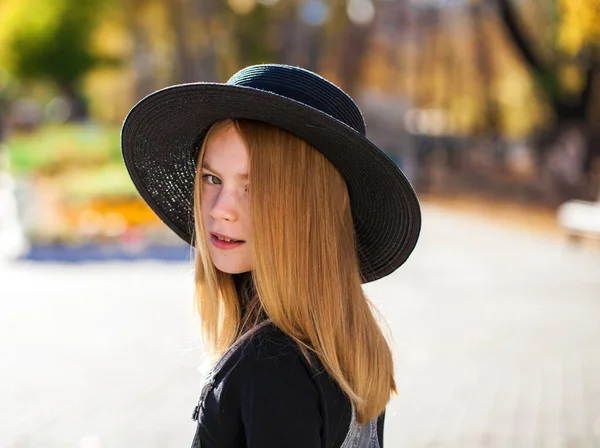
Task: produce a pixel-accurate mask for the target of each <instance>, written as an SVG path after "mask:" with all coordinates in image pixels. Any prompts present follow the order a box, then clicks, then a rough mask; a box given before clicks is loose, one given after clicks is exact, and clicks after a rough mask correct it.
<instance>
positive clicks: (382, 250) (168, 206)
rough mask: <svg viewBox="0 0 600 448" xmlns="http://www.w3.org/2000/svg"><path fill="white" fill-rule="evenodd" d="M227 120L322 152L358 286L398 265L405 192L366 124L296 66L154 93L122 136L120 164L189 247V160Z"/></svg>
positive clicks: (411, 243) (408, 244)
mask: <svg viewBox="0 0 600 448" xmlns="http://www.w3.org/2000/svg"><path fill="white" fill-rule="evenodd" d="M225 118H238V119H250V120H257V121H261V122H265V123H268V124H271V125H275V126H278V127H280V128H282V129H285V130H286V131H288V132H291V133H292V134H294V135H296V136H298V137H300V138H302V139H303V140H305V141H306V142H308V143H309V144H311V145H312V146H314V147H315V148H316V149H317V150H319V151H320V152H321V153H322V154H323V155H324V156H325V157H327V159H329V160H330V161H331V163H332V164H333V165H334V166H335V167H336V168H337V169H338V171H339V172H340V173H341V175H342V176H343V178H344V179H345V181H346V184H347V186H348V193H349V196H350V205H351V209H352V217H353V219H354V227H355V234H356V243H357V248H358V256H359V260H360V268H361V274H362V277H363V283H367V282H370V281H373V280H377V279H379V278H382V277H384V276H386V275H388V274H390V273H392V272H393V271H394V270H396V269H397V268H398V267H399V266H400V265H402V264H403V263H404V262H405V261H406V259H407V258H408V256H409V255H410V253H411V252H412V250H413V249H414V247H415V245H416V242H417V239H418V237H419V232H420V229H421V210H420V207H419V201H418V199H417V196H416V194H415V192H414V190H413V188H412V187H411V185H410V183H409V182H408V180H407V179H406V177H405V176H404V174H403V173H402V171H401V170H400V169H399V168H398V166H397V165H396V164H395V163H394V162H392V161H391V160H390V159H389V158H388V157H387V156H386V155H385V154H384V153H383V152H382V151H381V150H379V149H378V148H377V147H376V146H375V145H374V144H373V143H371V142H370V141H369V140H368V139H367V138H366V136H365V123H364V120H363V116H362V114H361V112H360V110H359V109H358V106H357V105H356V104H355V103H354V101H353V100H352V99H351V98H350V97H349V96H348V95H347V94H346V93H344V92H343V91H342V90H341V89H340V88H339V87H337V86H335V85H334V84H332V83H331V82H329V81H327V80H326V79H324V78H322V77H321V76H319V75H317V74H316V73H313V72H310V71H308V70H304V69H301V68H298V67H291V66H287V65H278V64H264V65H255V66H250V67H246V68H244V69H242V70H240V71H239V72H238V73H236V74H235V75H233V76H232V77H231V79H230V80H229V81H227V83H225V84H221V83H207V82H197V83H190V84H180V85H175V86H171V87H167V88H164V89H161V90H158V91H156V92H154V93H152V94H150V95H148V96H147V97H145V98H144V99H142V100H141V101H140V102H139V103H137V104H136V105H135V106H134V107H133V108H132V109H131V111H130V112H129V114H128V115H127V117H126V118H125V122H124V124H123V129H122V132H121V146H122V150H123V158H124V161H125V165H126V167H127V170H128V171H129V175H130V176H131V178H132V180H133V183H134V184H135V186H136V187H137V189H138V191H139V192H140V194H141V195H142V197H143V198H144V200H145V201H146V202H147V203H148V205H149V206H150V207H151V208H152V209H153V210H154V212H155V213H156V214H157V215H158V216H159V217H160V218H161V219H162V220H163V221H164V222H165V224H167V225H168V226H169V227H170V228H171V229H172V230H173V231H174V232H175V233H176V234H177V235H179V236H180V237H181V238H183V239H184V240H185V241H186V242H188V243H190V244H192V238H193V229H194V213H193V208H194V201H193V197H194V195H193V191H194V176H195V173H196V157H197V155H198V151H199V148H200V146H201V143H202V139H203V138H204V136H205V135H206V131H207V130H208V128H209V127H210V126H211V125H212V124H214V123H215V122H217V121H219V120H221V119H225Z"/></svg>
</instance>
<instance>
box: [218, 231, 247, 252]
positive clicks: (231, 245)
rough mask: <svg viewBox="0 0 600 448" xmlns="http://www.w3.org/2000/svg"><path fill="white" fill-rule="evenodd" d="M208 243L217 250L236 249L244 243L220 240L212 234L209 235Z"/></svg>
mask: <svg viewBox="0 0 600 448" xmlns="http://www.w3.org/2000/svg"><path fill="white" fill-rule="evenodd" d="M210 241H211V243H212V244H213V246H215V247H217V248H219V249H235V248H236V247H239V246H241V245H242V244H244V243H245V241H242V240H232V239H225V238H221V237H218V236H217V235H214V234H212V233H211V234H210Z"/></svg>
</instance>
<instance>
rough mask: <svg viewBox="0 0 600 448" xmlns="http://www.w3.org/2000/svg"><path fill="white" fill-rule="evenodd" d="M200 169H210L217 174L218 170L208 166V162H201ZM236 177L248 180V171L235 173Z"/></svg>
mask: <svg viewBox="0 0 600 448" xmlns="http://www.w3.org/2000/svg"><path fill="white" fill-rule="evenodd" d="M202 169H205V170H208V171H212V172H213V173H217V174H219V172H218V171H217V170H215V169H213V168H211V167H210V166H209V164H208V163H206V162H202ZM236 177H237V178H238V179H241V180H248V173H236Z"/></svg>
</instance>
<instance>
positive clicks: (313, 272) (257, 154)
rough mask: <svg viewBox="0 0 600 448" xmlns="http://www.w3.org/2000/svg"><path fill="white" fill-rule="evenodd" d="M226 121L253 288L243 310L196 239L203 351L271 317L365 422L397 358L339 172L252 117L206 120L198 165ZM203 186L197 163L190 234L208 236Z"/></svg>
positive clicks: (223, 345)
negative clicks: (244, 205)
mask: <svg viewBox="0 0 600 448" xmlns="http://www.w3.org/2000/svg"><path fill="white" fill-rule="evenodd" d="M231 126H234V127H235V129H236V130H237V131H238V133H239V134H240V136H241V137H242V139H243V141H244V142H245V144H246V146H247V149H248V153H249V165H250V169H249V177H250V188H249V201H250V204H249V205H250V211H251V216H252V230H253V240H254V251H253V252H254V269H253V271H252V273H251V276H252V283H253V287H254V288H255V292H254V294H251V295H250V296H249V297H247V298H246V300H247V302H246V303H245V307H244V310H245V311H243V310H242V306H241V304H240V297H239V296H238V292H237V291H236V287H235V285H234V282H233V278H232V276H231V275H230V274H226V273H223V272H221V271H219V270H217V269H216V268H215V267H214V265H213V264H212V262H211V260H210V256H209V254H208V248H207V242H206V239H205V238H197V239H196V247H195V249H196V257H195V268H196V270H195V281H196V295H195V301H196V306H197V310H198V313H199V315H200V318H201V322H202V335H203V339H204V342H205V345H206V348H207V351H208V353H209V354H210V355H211V356H212V357H213V358H216V357H218V356H220V355H221V354H222V353H224V352H225V350H227V348H229V347H230V346H231V344H233V343H234V342H235V340H236V339H237V338H238V337H239V336H240V335H241V334H242V333H243V332H244V331H246V330H248V329H249V328H251V327H252V326H253V325H256V324H257V323H258V322H260V321H261V320H262V319H264V318H266V317H268V318H270V319H271V320H272V321H273V323H274V324H275V325H276V326H277V327H279V328H280V329H281V330H282V331H283V332H284V333H286V334H287V335H289V336H290V337H291V338H293V339H294V340H295V341H296V342H297V343H298V344H299V347H300V348H301V350H302V351H303V353H304V354H305V356H307V359H309V356H308V355H307V354H308V353H309V352H312V353H314V354H316V355H317V356H318V357H319V359H320V361H321V363H322V364H323V366H324V368H325V369H326V370H327V372H328V373H329V374H330V375H331V376H332V377H333V378H334V379H335V381H336V382H337V383H338V385H339V386H340V387H341V389H342V390H343V391H344V392H345V393H346V394H347V395H348V397H349V398H350V400H352V402H353V403H354V405H355V406H356V413H357V420H358V421H359V423H365V422H367V421H371V420H372V419H374V418H375V417H377V416H378V415H379V414H380V413H381V412H382V411H383V410H384V408H385V406H386V404H387V403H388V401H389V399H390V394H391V393H396V384H395V381H394V365H393V359H392V354H391V350H390V347H389V345H388V342H387V340H386V338H385V336H384V334H383V332H382V330H381V328H380V326H379V324H378V322H377V320H376V319H375V316H374V313H376V309H375V308H374V307H373V305H372V304H371V302H370V301H369V299H368V298H367V297H366V296H365V294H364V292H363V289H362V285H361V283H362V282H361V275H360V270H359V262H358V258H357V250H356V242H355V236H354V226H353V221H352V214H351V210H350V204H349V199H348V191H347V187H346V184H345V182H344V179H343V178H342V176H341V175H340V174H339V172H338V171H337V170H336V169H335V167H334V166H333V165H332V164H331V162H329V161H328V160H327V159H326V158H325V157H324V156H323V155H322V154H321V153H320V152H319V151H317V150H315V149H314V148H313V147H312V146H310V145H309V144H308V143H306V142H305V141H304V140H302V139H300V138H298V137H296V136H294V135H292V134H290V133H288V132H286V131H284V130H282V129H280V128H278V127H275V126H271V125H268V124H265V123H260V122H255V121H249V120H231V119H227V120H223V121H220V122H217V123H216V124H215V125H213V126H212V127H211V129H210V130H209V132H208V134H207V135H206V138H205V139H204V142H203V144H202V147H201V149H200V155H199V162H198V166H201V161H202V158H203V157H204V153H205V150H206V145H207V142H208V141H209V140H210V138H211V137H213V136H214V135H215V134H216V133H219V132H221V131H223V130H225V129H227V128H229V127H231ZM201 185H202V184H201V182H200V170H199V169H198V173H197V175H196V186H195V189H194V190H195V193H194V208H195V232H196V235H204V234H205V233H204V229H203V223H202V220H201V217H200V202H201V199H202V198H201V193H202V191H201ZM309 362H310V359H309Z"/></svg>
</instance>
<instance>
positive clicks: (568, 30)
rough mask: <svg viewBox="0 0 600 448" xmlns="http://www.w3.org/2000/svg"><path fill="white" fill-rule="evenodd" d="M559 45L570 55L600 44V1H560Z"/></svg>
mask: <svg viewBox="0 0 600 448" xmlns="http://www.w3.org/2000/svg"><path fill="white" fill-rule="evenodd" d="M560 9H561V15H560V22H559V33H558V43H559V46H560V47H561V48H562V49H563V50H564V51H566V52H567V53H569V54H576V53H578V52H579V51H580V50H582V49H583V48H584V47H586V46H588V45H590V44H600V0H560Z"/></svg>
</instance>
